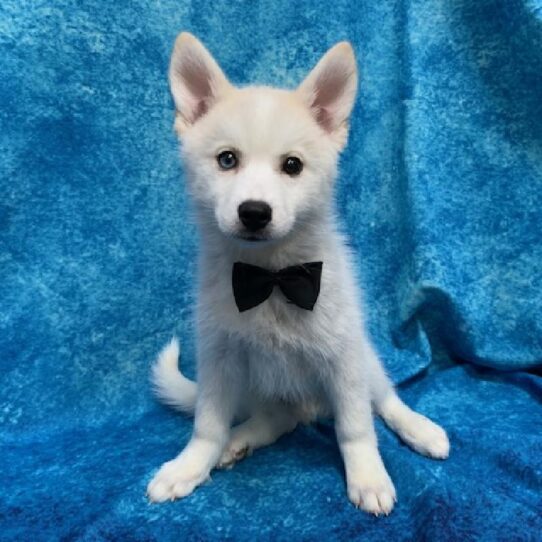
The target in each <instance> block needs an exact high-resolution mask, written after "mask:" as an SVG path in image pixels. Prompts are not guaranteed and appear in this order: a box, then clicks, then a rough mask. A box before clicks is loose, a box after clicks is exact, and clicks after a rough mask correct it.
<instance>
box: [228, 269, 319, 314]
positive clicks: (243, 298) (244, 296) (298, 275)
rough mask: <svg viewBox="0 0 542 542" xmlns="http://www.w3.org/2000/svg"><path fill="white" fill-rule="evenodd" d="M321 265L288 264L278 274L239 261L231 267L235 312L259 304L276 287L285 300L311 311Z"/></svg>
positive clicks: (317, 288)
mask: <svg viewBox="0 0 542 542" xmlns="http://www.w3.org/2000/svg"><path fill="white" fill-rule="evenodd" d="M322 265H323V264H322V262H309V263H304V264H301V265H292V266H290V267H285V268H284V269H280V270H279V271H269V270H268V269H264V268H263V267H258V266H256V265H251V264H248V263H243V262H235V263H234V264H233V272H232V285H233V295H234V297H235V303H236V304H237V308H238V309H239V312H243V311H246V310H248V309H252V308H253V307H256V306H257V305H259V304H260V303H263V302H264V301H265V300H266V299H267V298H268V297H269V296H270V295H271V293H272V291H273V288H274V287H275V286H278V287H279V288H280V290H281V291H282V293H283V294H284V296H285V297H286V299H288V301H289V302H291V303H294V304H295V305H297V306H298V307H301V308H302V309H306V310H309V311H312V309H313V308H314V305H315V303H316V300H317V299H318V294H319V293H320V278H321V275H322Z"/></svg>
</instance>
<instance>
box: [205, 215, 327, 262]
mask: <svg viewBox="0 0 542 542" xmlns="http://www.w3.org/2000/svg"><path fill="white" fill-rule="evenodd" d="M199 222H200V227H199V231H200V235H201V242H200V251H201V252H200V257H201V259H202V263H204V265H213V262H214V263H215V264H222V265H227V266H230V265H233V263H234V262H236V261H241V262H244V263H249V264H252V265H258V266H260V267H264V268H266V269H270V270H278V269H282V268H284V267H287V266H289V265H298V264H301V263H307V262H313V261H323V259H324V255H325V254H328V251H329V248H328V246H327V244H328V243H329V239H330V234H331V236H332V237H334V235H333V234H334V233H336V226H335V221H334V219H333V213H332V212H331V210H329V211H328V212H323V213H322V214H320V215H319V216H318V217H314V219H312V220H311V219H308V220H305V221H304V222H303V223H302V224H299V225H298V226H297V227H296V228H295V230H294V231H293V232H292V233H290V234H289V235H287V236H286V237H285V238H284V239H281V240H277V241H270V242H249V241H245V242H242V241H239V240H237V239H233V238H227V237H225V236H224V235H223V234H222V233H221V232H219V231H218V229H217V228H216V226H215V225H214V224H210V222H209V221H205V220H201V221H199Z"/></svg>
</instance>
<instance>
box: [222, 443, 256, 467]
mask: <svg viewBox="0 0 542 542" xmlns="http://www.w3.org/2000/svg"><path fill="white" fill-rule="evenodd" d="M251 454H252V449H251V448H250V447H249V445H248V444H245V443H243V442H230V443H229V444H228V446H227V447H226V449H225V450H224V452H223V453H222V456H221V457H220V459H219V460H218V463H217V465H216V468H217V469H231V468H232V467H233V466H234V465H235V463H237V462H238V461H241V459H244V458H245V457H247V456H249V455H251Z"/></svg>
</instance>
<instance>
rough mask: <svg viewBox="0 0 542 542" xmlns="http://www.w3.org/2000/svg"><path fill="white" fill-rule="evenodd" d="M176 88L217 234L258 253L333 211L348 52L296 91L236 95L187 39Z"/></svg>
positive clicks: (179, 123) (199, 195) (181, 127)
mask: <svg viewBox="0 0 542 542" xmlns="http://www.w3.org/2000/svg"><path fill="white" fill-rule="evenodd" d="M170 83H171V91H172V94H173V98H174V101H175V105H176V109H177V115H176V121H175V127H176V130H177V132H178V134H179V136H180V137H181V140H182V143H183V155H184V161H185V166H186V168H187V173H188V179H189V183H190V189H191V192H192V194H193V196H194V198H195V199H196V201H197V203H198V207H199V208H200V209H201V210H202V211H203V212H204V215H205V217H206V218H205V220H206V221H208V222H209V225H210V226H211V227H216V228H218V230H219V231H220V232H222V233H223V234H224V235H225V236H227V237H232V238H235V239H239V240H240V241H241V242H244V243H245V244H251V245H253V246H255V245H257V244H258V243H257V241H259V242H265V241H272V240H275V241H276V240H280V239H282V238H284V237H286V236H288V235H289V234H290V233H291V232H293V231H295V229H296V228H297V227H299V226H300V225H302V224H303V223H304V222H305V221H307V220H313V219H314V218H315V217H317V216H319V215H320V216H321V214H322V212H323V211H324V209H323V208H324V207H325V211H327V208H328V207H329V200H330V193H331V183H332V181H333V179H334V177H335V169H336V164H337V158H338V154H339V152H340V150H341V149H342V148H343V146H344V144H345V142H346V137H347V131H348V126H347V122H348V116H349V114H350V111H351V109H352V105H353V102H354V98H355V93H356V85H357V70H356V63H355V59H354V55H353V51H352V48H351V46H350V45H349V44H348V43H340V44H338V45H336V46H335V47H333V48H332V49H330V50H329V51H328V53H327V54H326V55H325V56H324V57H323V58H322V59H321V61H320V62H319V63H318V65H317V66H316V67H315V68H314V69H313V71H312V72H311V73H310V74H309V75H308V77H307V78H306V79H305V80H304V81H303V83H302V84H301V85H300V86H299V87H298V88H297V89H296V90H294V91H288V90H280V89H274V88H269V87H246V88H236V87H234V86H232V85H231V84H230V83H229V82H228V81H227V79H226V77H225V76H224V74H223V73H222V71H221V70H220V68H219V67H218V65H217V64H216V62H215V61H214V59H213V58H212V57H211V55H210V54H209V53H208V52H207V50H206V49H205V48H204V47H203V45H202V44H201V43H200V42H199V41H198V40H196V38H194V37H193V36H191V35H190V34H186V33H183V34H181V35H180V36H179V37H178V38H177V41H176V43H175V48H174V51H173V55H172V59H171V66H170Z"/></svg>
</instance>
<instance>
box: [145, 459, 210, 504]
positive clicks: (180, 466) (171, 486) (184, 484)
mask: <svg viewBox="0 0 542 542" xmlns="http://www.w3.org/2000/svg"><path fill="white" fill-rule="evenodd" d="M208 477H209V473H208V472H193V471H191V469H189V468H187V467H186V464H185V463H184V461H182V459H180V458H176V459H173V460H172V461H168V462H167V463H164V464H163V465H162V467H161V468H160V470H159V471H158V472H157V473H156V475H155V476H154V478H153V479H152V480H151V482H150V483H149V485H148V486H147V496H148V497H149V500H150V501H152V502H164V501H168V500H171V501H173V500H175V499H181V498H183V497H186V496H187V495H190V493H192V491H194V489H195V488H196V487H197V486H199V485H200V484H201V483H202V482H204V481H205V480H206V479H207V478H208Z"/></svg>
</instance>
